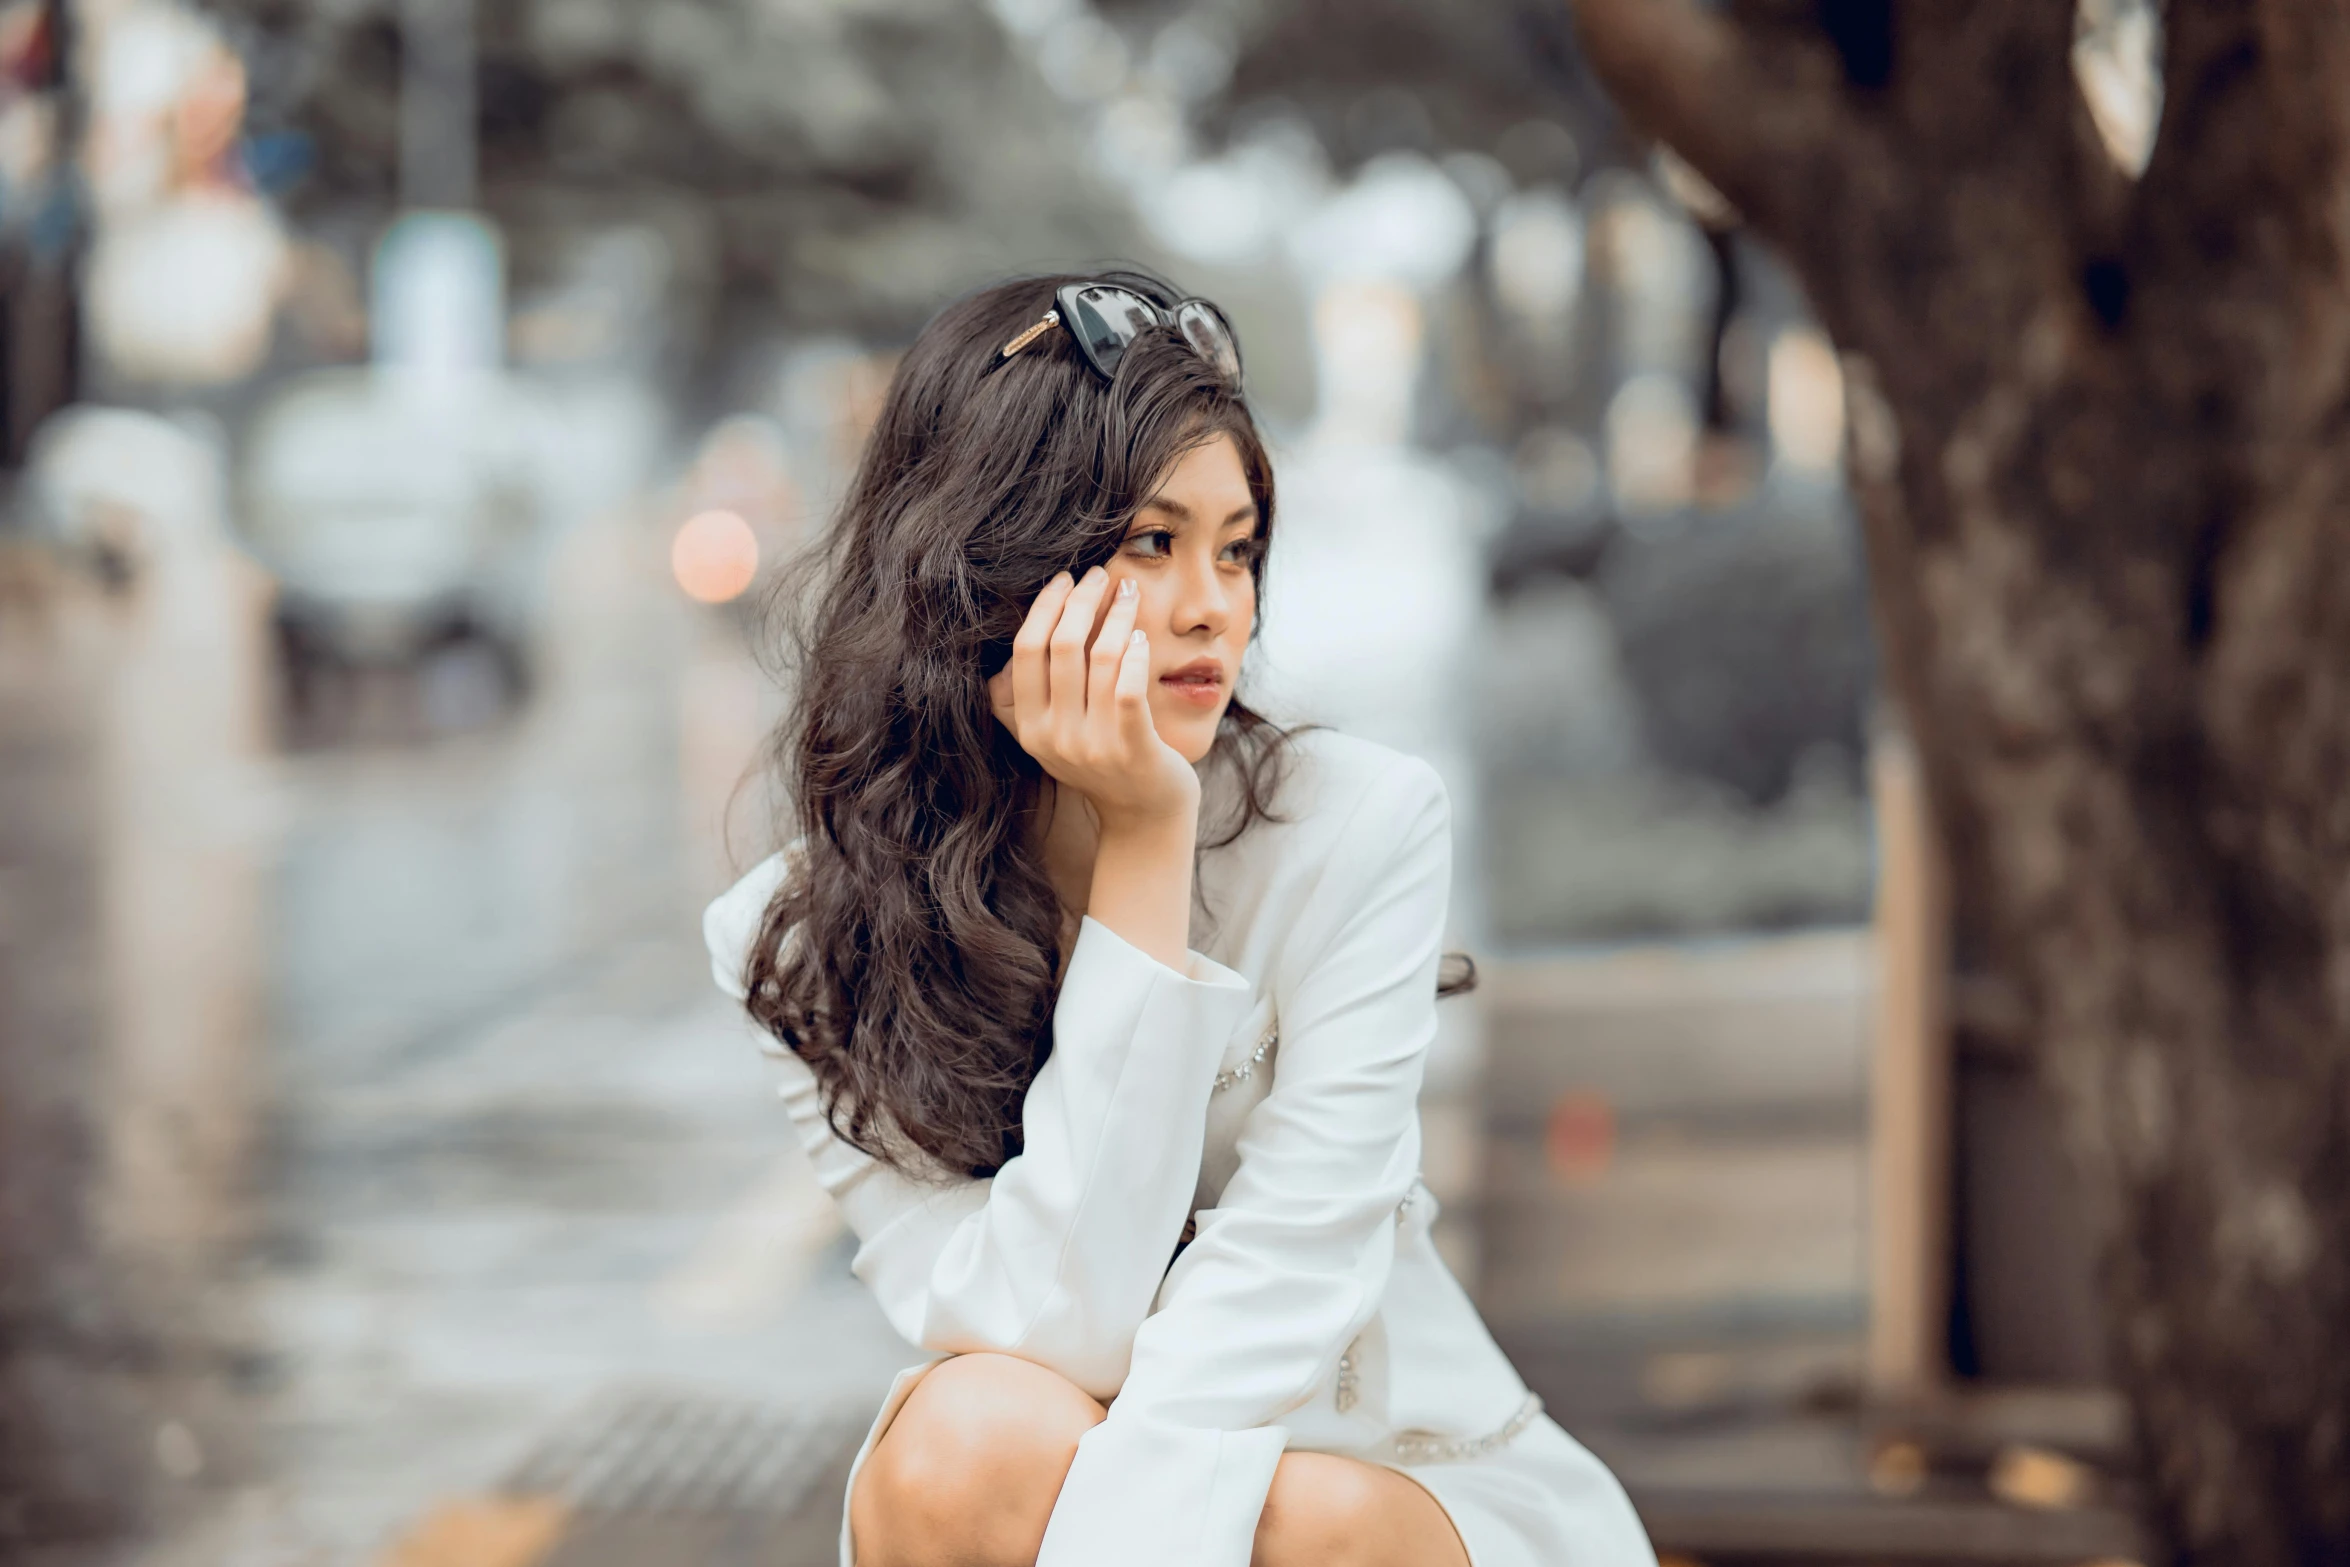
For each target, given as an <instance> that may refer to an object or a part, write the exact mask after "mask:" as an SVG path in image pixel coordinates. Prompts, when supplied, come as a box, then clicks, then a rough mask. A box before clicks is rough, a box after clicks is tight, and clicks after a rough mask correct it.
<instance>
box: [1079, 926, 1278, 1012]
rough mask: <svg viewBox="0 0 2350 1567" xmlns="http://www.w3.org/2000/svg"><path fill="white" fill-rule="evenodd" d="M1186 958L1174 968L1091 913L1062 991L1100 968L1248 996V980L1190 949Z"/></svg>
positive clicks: (1130, 978) (1137, 977) (1130, 977)
mask: <svg viewBox="0 0 2350 1567" xmlns="http://www.w3.org/2000/svg"><path fill="white" fill-rule="evenodd" d="M1183 957H1184V967H1183V968H1182V969H1181V970H1177V969H1171V968H1169V967H1168V966H1167V965H1166V964H1164V963H1161V962H1160V961H1159V960H1158V959H1157V958H1154V957H1152V956H1151V955H1150V954H1149V953H1147V952H1145V951H1143V950H1142V949H1141V948H1140V947H1138V946H1136V945H1134V943H1132V942H1130V941H1128V940H1127V939H1126V938H1125V937H1124V936H1121V935H1119V934H1118V933H1117V932H1116V931H1114V930H1112V929H1110V927H1109V926H1107V925H1104V924H1103V923H1102V922H1101V921H1100V920H1097V919H1095V918H1094V917H1093V916H1092V915H1090V914H1088V915H1086V916H1085V918H1084V919H1083V920H1082V921H1081V922H1080V923H1079V924H1078V927H1077V947H1076V950H1075V951H1073V952H1071V953H1070V955H1069V970H1068V973H1067V975H1066V976H1065V977H1064V978H1063V980H1062V982H1061V992H1062V994H1064V995H1066V994H1068V992H1069V990H1070V988H1071V987H1072V986H1075V985H1077V984H1078V983H1079V978H1078V976H1079V973H1080V971H1082V970H1090V969H1094V968H1099V969H1103V970H1105V971H1107V973H1108V974H1110V975H1115V976H1116V977H1117V978H1118V979H1121V980H1124V981H1126V982H1129V983H1131V982H1133V981H1135V980H1140V981H1141V982H1143V983H1145V984H1148V983H1150V982H1152V981H1154V980H1163V979H1164V980H1174V981H1176V982H1178V983H1180V984H1184V985H1196V986H1198V987H1200V988H1201V989H1203V990H1211V991H1214V990H1228V991H1232V992H1234V993H1236V994H1237V995H1239V996H1240V997H1242V998H1243V999H1244V1000H1245V999H1246V998H1247V996H1248V981H1247V980H1245V979H1243V978H1241V977H1240V975H1238V974H1236V973H1234V972H1233V971H1232V970H1231V969H1228V968H1226V967H1225V966H1224V965H1223V964H1221V963H1218V962H1217V961H1216V960H1215V959H1214V958H1211V957H1206V956H1203V955H1202V954H1200V953H1197V952H1191V951H1186V952H1185V953H1184V954H1183ZM1089 960H1090V961H1089Z"/></svg>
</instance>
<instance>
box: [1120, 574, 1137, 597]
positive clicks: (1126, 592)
mask: <svg viewBox="0 0 2350 1567" xmlns="http://www.w3.org/2000/svg"><path fill="white" fill-rule="evenodd" d="M1118 597H1119V598H1120V599H1130V598H1132V597H1134V579H1133V578H1132V577H1124V578H1121V579H1120V580H1119V583H1118Z"/></svg>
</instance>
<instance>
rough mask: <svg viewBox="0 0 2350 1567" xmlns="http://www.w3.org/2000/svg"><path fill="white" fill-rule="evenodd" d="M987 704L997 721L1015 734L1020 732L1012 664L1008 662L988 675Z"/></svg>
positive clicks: (1018, 709) (1018, 708)
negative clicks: (1013, 689)
mask: <svg viewBox="0 0 2350 1567" xmlns="http://www.w3.org/2000/svg"><path fill="white" fill-rule="evenodd" d="M987 706H988V711H990V712H992V713H994V714H995V716H996V720H997V722H999V723H1001V724H1002V725H1003V726H1004V727H1005V728H1006V729H1009V730H1011V731H1012V733H1013V734H1015V735H1017V734H1018V733H1019V732H1020V725H1019V724H1018V722H1017V721H1016V716H1017V714H1018V713H1019V711H1020V707H1019V703H1018V702H1017V701H1016V700H1015V699H1014V696H1013V691H1012V666H1011V665H1009V664H1006V665H1005V666H1004V667H1003V668H1001V669H999V670H997V671H996V672H995V673H994V674H992V675H990V676H988V677H987Z"/></svg>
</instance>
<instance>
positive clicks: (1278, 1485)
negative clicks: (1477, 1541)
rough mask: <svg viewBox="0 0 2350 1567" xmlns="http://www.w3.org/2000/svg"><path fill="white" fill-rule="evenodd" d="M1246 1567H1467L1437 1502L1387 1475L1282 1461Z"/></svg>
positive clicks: (1334, 1460) (1323, 1457)
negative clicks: (1403, 1566)
mask: <svg viewBox="0 0 2350 1567" xmlns="http://www.w3.org/2000/svg"><path fill="white" fill-rule="evenodd" d="M1250 1561H1251V1564H1252V1567H1390V1564H1397V1563H1409V1564H1411V1567H1455V1564H1457V1567H1468V1553H1467V1551H1466V1549H1465V1548H1464V1547H1463V1546H1462V1545H1461V1543H1460V1536H1459V1535H1458V1534H1456V1533H1455V1532H1454V1530H1453V1527H1452V1520H1451V1519H1450V1518H1449V1517H1447V1516H1446V1515H1445V1512H1444V1509H1443V1507H1442V1506H1441V1505H1440V1504H1439V1503H1438V1502H1437V1500H1436V1498H1434V1497H1433V1496H1431V1495H1429V1494H1428V1492H1427V1491H1425V1490H1424V1489H1422V1488H1421V1487H1420V1485H1419V1484H1418V1483H1417V1482H1415V1481H1413V1480H1410V1479H1407V1478H1406V1477H1404V1476H1403V1475H1400V1474H1397V1473H1396V1472H1395V1471H1393V1470H1391V1469H1382V1468H1380V1467H1378V1466H1377V1465H1375V1464H1366V1463H1360V1462H1357V1461H1356V1460H1354V1459H1351V1458H1340V1457H1337V1456H1335V1455H1333V1454H1329V1453H1289V1454H1286V1455H1285V1456H1284V1457H1283V1458H1282V1460H1281V1465H1280V1467H1279V1468H1277V1469H1275V1470H1274V1471H1273V1485H1272V1488H1271V1489H1270V1490H1269V1491H1268V1492H1267V1493H1266V1495H1265V1510H1264V1512H1263V1513H1262V1514H1261V1515H1259V1517H1258V1519H1257V1535H1256V1548H1255V1550H1254V1551H1253V1552H1252V1553H1251V1556H1250Z"/></svg>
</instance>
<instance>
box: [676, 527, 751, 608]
mask: <svg viewBox="0 0 2350 1567" xmlns="http://www.w3.org/2000/svg"><path fill="white" fill-rule="evenodd" d="M669 569H670V570H671V571H672V572H673V573H675V574H676V577H677V585H678V586H679V587H681V588H683V589H685V593H686V597H688V598H690V599H694V600H696V601H698V602H700V603H703V604H724V603H726V602H727V601H728V600H730V599H736V598H740V597H741V596H742V592H743V589H745V588H747V587H749V586H750V585H751V579H752V578H754V577H756V576H757V575H758V574H759V540H758V539H757V537H756V536H755V535H753V534H752V532H751V525H750V524H749V523H747V522H745V521H744V520H743V518H742V514H741V513H740V512H732V511H703V512H696V513H694V515H692V516H691V517H688V518H687V519H686V520H685V525H684V526H683V527H681V528H679V529H678V530H677V538H676V539H675V541H673V542H672V543H671V544H670V546H669Z"/></svg>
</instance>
